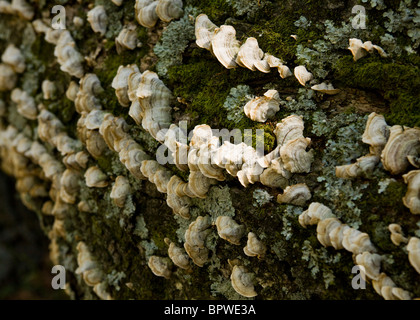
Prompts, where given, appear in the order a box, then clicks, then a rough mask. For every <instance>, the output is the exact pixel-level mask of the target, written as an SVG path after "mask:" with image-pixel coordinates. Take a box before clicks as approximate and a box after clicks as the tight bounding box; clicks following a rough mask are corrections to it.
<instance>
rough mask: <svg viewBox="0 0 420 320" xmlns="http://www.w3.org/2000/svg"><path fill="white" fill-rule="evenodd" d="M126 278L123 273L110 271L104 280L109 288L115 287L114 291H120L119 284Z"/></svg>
mask: <svg viewBox="0 0 420 320" xmlns="http://www.w3.org/2000/svg"><path fill="white" fill-rule="evenodd" d="M125 277H126V275H125V273H124V271H120V272H118V271H117V270H115V269H114V270H112V272H111V273H110V274H107V275H106V280H107V282H108V284H109V285H110V286H113V287H115V290H117V291H120V289H121V287H120V282H121V281H122V279H124V278H125Z"/></svg>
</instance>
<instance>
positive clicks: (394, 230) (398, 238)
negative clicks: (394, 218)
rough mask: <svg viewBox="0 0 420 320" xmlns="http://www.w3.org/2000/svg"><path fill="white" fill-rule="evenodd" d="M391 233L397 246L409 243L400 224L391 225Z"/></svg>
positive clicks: (389, 228) (389, 227) (392, 239)
mask: <svg viewBox="0 0 420 320" xmlns="http://www.w3.org/2000/svg"><path fill="white" fill-rule="evenodd" d="M388 230H389V232H391V241H392V243H393V244H395V245H396V246H399V245H400V244H401V243H406V242H408V239H407V238H406V237H404V235H403V232H402V228H401V226H400V225H399V224H396V223H391V224H390V225H389V226H388Z"/></svg>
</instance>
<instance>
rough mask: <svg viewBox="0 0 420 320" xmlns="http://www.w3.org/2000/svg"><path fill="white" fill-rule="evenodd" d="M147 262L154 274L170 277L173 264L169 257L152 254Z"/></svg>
mask: <svg viewBox="0 0 420 320" xmlns="http://www.w3.org/2000/svg"><path fill="white" fill-rule="evenodd" d="M147 264H148V266H149V268H150V270H152V272H153V274H154V275H156V276H158V277H164V278H165V279H169V278H170V276H171V274H172V272H171V270H170V267H171V265H170V262H169V259H168V258H163V257H158V256H151V257H150V258H149V261H148V263H147Z"/></svg>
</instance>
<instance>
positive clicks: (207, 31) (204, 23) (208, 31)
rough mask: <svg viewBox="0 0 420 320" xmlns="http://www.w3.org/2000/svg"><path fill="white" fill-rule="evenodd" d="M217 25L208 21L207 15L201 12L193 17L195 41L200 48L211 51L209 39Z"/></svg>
mask: <svg viewBox="0 0 420 320" xmlns="http://www.w3.org/2000/svg"><path fill="white" fill-rule="evenodd" d="M216 28H217V26H216V25H215V24H214V23H213V22H211V21H210V19H209V17H208V16H207V15H206V14H204V13H201V14H199V15H198V16H197V18H195V38H196V40H195V42H196V44H197V45H198V46H199V47H200V48H204V49H207V50H209V51H212V46H211V40H212V38H213V35H214V31H215V30H216Z"/></svg>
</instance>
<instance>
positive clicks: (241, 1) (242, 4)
mask: <svg viewBox="0 0 420 320" xmlns="http://www.w3.org/2000/svg"><path fill="white" fill-rule="evenodd" d="M226 3H227V4H229V5H230V6H231V7H232V8H233V10H234V11H235V14H236V15H238V16H242V15H244V14H246V15H247V17H248V18H252V17H254V16H255V14H256V13H257V12H258V10H260V9H262V8H263V7H264V6H265V4H266V0H259V1H254V0H226Z"/></svg>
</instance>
